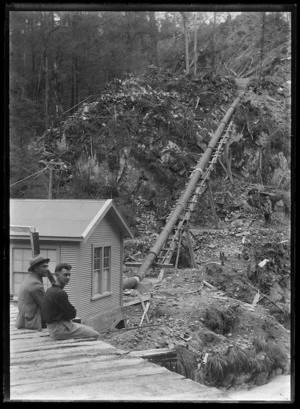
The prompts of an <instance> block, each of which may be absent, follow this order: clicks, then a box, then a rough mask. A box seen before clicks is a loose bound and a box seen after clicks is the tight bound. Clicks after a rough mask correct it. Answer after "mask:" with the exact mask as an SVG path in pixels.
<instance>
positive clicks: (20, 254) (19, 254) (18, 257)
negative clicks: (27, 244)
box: [13, 249, 23, 260]
mask: <svg viewBox="0 0 300 409" xmlns="http://www.w3.org/2000/svg"><path fill="white" fill-rule="evenodd" d="M13 253H14V255H13V257H14V259H15V260H22V258H23V252H22V250H21V249H14V250H13Z"/></svg>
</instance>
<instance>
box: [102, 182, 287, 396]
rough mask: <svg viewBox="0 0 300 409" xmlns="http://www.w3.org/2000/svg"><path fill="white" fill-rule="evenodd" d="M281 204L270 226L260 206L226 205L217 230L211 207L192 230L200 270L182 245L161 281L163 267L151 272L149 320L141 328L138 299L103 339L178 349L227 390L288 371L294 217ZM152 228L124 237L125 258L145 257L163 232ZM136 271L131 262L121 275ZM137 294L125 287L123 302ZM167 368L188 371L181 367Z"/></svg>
mask: <svg viewBox="0 0 300 409" xmlns="http://www.w3.org/2000/svg"><path fill="white" fill-rule="evenodd" d="M225 188H226V186H224V189H225ZM242 196H243V195H240V196H239V199H240V200H241V198H242ZM228 203H229V202H228ZM281 204H282V203H279V204H278V205H277V206H276V207H275V209H274V213H273V214H272V220H271V223H269V224H266V223H265V220H264V218H263V216H262V214H261V213H260V212H259V211H256V210H255V209H250V208H248V207H247V208H245V207H239V206H238V207H236V206H233V207H232V206H229V204H228V205H227V206H225V207H226V208H227V211H226V212H224V208H223V210H222V211H223V214H221V213H220V212H219V216H220V220H219V221H220V223H219V228H218V229H216V228H214V226H213V220H212V219H211V217H210V216H209V211H207V212H206V216H205V217H204V216H203V220H204V219H205V220H206V221H205V225H204V226H203V227H199V225H197V223H195V225H194V226H193V228H191V230H190V232H191V236H192V241H193V248H194V252H195V258H196V262H197V268H190V267H187V266H185V265H184V264H185V263H187V262H188V259H189V257H185V256H184V253H185V252H184V250H183V251H182V252H181V253H180V255H181V257H180V259H179V263H178V266H177V269H176V268H172V269H168V270H166V271H165V274H164V278H163V280H162V281H160V282H158V281H157V276H158V273H159V270H158V271H155V270H153V271H151V272H149V276H146V278H145V282H147V281H148V282H151V284H152V286H151V289H150V290H149V291H148V292H145V294H148V295H150V296H151V300H150V306H149V310H148V313H147V314H148V318H149V322H147V321H146V319H144V320H143V323H142V325H141V326H139V325H140V322H141V319H142V316H143V308H142V305H141V304H135V305H131V306H128V307H125V308H124V321H125V323H126V328H124V329H119V330H117V329H115V330H113V331H111V332H110V333H105V334H103V340H104V341H105V342H108V343H110V344H112V345H115V346H117V347H119V348H122V349H124V350H128V351H135V350H149V349H161V348H164V349H168V350H170V352H172V351H176V353H177V357H179V358H180V356H181V357H182V362H185V363H183V366H186V367H187V366H188V361H189V362H190V364H191V365H190V370H185V374H186V375H187V376H189V377H191V378H192V379H194V380H198V381H199V382H203V383H205V384H207V385H213V386H217V387H220V388H223V389H225V390H228V389H232V388H238V389H243V388H246V389H247V388H249V387H250V386H253V385H263V384H266V383H268V382H269V381H270V379H272V378H273V377H274V376H278V375H281V374H289V373H290V341H291V337H290V286H291V280H290V220H289V218H288V217H287V216H286V215H285V214H284V212H283V208H282V207H281V206H280V205H281ZM230 208H231V210H228V209H230ZM150 219H151V218H149V217H148V221H149V220H150ZM144 222H145V220H144ZM152 227H153V226H152V225H151V223H150V222H149V223H148V225H147V223H146V227H145V223H144V231H143V234H141V235H140V236H139V237H137V238H135V239H134V240H131V241H128V242H127V243H126V254H127V257H130V258H131V259H132V258H133V259H143V257H144V255H145V253H147V251H148V250H149V246H150V244H151V243H153V242H154V241H155V239H156V237H157V235H158V233H156V232H154V231H153V229H152ZM148 228H149V229H148ZM183 249H184V247H183ZM132 274H134V271H133V269H130V268H127V269H126V270H125V275H124V278H126V277H128V276H130V275H132ZM136 296H137V292H136V290H134V289H132V290H130V291H125V292H124V303H126V302H128V300H132V299H134V298H135V297H136ZM180 351H181V352H180ZM186 351H188V352H186ZM243 353H246V354H247V358H245V355H243ZM243 357H244V358H243ZM179 360H180V359H179ZM235 360H236V361H235ZM242 361H243V362H242ZM239 365H240V366H239ZM243 365H244V366H243ZM179 366H180V365H179ZM167 367H169V368H170V369H173V370H177V371H179V372H181V373H184V370H183V369H182V366H181V369H180V368H179V369H178V365H177V367H176V365H173V367H172V365H171V364H169V366H168V365H167Z"/></svg>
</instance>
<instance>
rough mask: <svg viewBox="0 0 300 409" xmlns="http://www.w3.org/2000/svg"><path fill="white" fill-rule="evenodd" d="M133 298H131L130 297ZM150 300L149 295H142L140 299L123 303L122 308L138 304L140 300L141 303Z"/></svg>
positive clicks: (135, 298) (136, 298)
mask: <svg viewBox="0 0 300 409" xmlns="http://www.w3.org/2000/svg"><path fill="white" fill-rule="evenodd" d="M132 298H133V297H132ZM150 298H151V294H146V295H142V294H141V298H140V297H134V298H133V299H132V300H131V301H127V302H123V307H128V306H129V305H134V304H140V302H141V299H142V300H143V301H149V300H150Z"/></svg>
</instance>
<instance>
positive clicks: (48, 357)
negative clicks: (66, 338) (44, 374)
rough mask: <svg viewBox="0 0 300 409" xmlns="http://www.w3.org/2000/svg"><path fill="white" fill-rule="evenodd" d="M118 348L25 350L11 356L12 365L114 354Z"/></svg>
mask: <svg viewBox="0 0 300 409" xmlns="http://www.w3.org/2000/svg"><path fill="white" fill-rule="evenodd" d="M116 353H117V352H116V350H115V349H114V347H111V349H105V350H104V349H101V350H99V349H97V348H93V347H85V348H76V349H75V350H68V349H67V350H65V349H64V350H52V351H49V352H48V351H41V353H38V351H33V352H30V353H26V352H24V353H23V354H18V355H14V356H11V357H10V364H11V365H17V364H19V365H21V364H26V363H29V362H32V364H33V365H34V363H36V362H39V361H41V360H42V361H43V362H45V365H47V362H48V361H52V360H57V359H69V358H70V356H73V357H78V358H79V357H83V356H90V357H94V356H100V355H102V356H103V355H114V354H116ZM123 353H124V351H122V350H120V355H122V354H123Z"/></svg>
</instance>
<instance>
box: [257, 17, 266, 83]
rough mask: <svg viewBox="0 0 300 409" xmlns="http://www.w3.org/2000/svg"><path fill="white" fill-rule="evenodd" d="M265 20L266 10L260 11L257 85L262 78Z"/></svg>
mask: <svg viewBox="0 0 300 409" xmlns="http://www.w3.org/2000/svg"><path fill="white" fill-rule="evenodd" d="M265 20H266V12H265V11H263V12H262V16H261V39H260V67H259V77H258V86H259V87H260V86H261V81H262V80H264V78H263V68H262V66H263V59H264V45H265Z"/></svg>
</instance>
